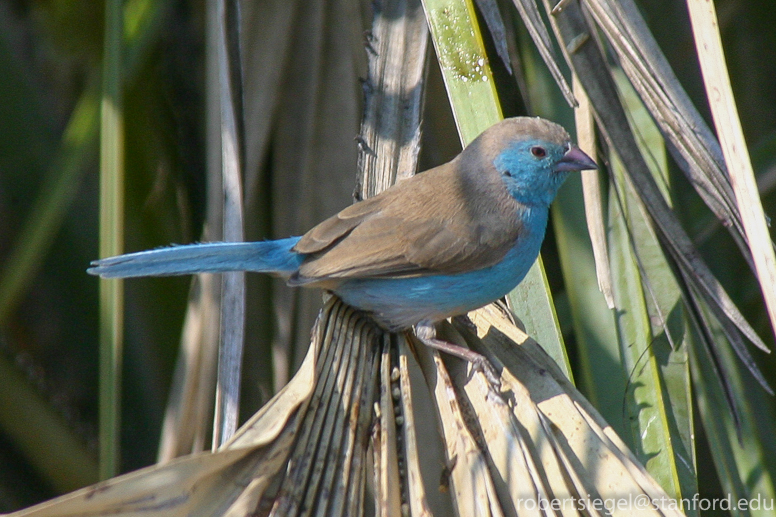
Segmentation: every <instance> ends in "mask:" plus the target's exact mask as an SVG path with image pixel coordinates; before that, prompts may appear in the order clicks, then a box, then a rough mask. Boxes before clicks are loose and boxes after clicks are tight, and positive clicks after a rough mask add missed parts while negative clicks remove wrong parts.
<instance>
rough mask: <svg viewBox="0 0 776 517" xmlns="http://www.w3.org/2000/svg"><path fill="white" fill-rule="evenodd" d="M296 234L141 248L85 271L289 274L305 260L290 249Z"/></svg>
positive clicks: (116, 273) (125, 275)
mask: <svg viewBox="0 0 776 517" xmlns="http://www.w3.org/2000/svg"><path fill="white" fill-rule="evenodd" d="M298 241H299V237H290V238H288V239H280V240H276V241H263V242H213V243H203V244H188V245H185V246H172V247H169V248H160V249H155V250H150V251H140V252H138V253H129V254H126V255H119V256H117V257H110V258H105V259H101V260H95V261H94V262H92V264H91V265H92V267H90V268H89V269H88V270H87V271H88V273H89V274H92V275H99V276H102V277H105V278H130V277H139V276H174V275H190V274H193V273H224V272H227V271H255V272H260V273H271V274H276V275H280V276H288V275H290V274H291V273H293V272H294V271H296V270H297V268H298V267H299V265H300V264H301V263H302V261H303V260H304V255H300V254H298V253H296V252H294V251H291V248H292V247H293V246H294V244H296V243H297V242H298Z"/></svg>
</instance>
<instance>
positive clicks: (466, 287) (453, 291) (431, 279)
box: [334, 208, 547, 331]
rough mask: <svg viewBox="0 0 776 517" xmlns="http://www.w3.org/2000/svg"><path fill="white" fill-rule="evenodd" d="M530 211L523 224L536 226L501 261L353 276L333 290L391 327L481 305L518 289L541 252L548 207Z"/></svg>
mask: <svg viewBox="0 0 776 517" xmlns="http://www.w3.org/2000/svg"><path fill="white" fill-rule="evenodd" d="M526 212H529V213H526V214H524V217H525V218H524V222H525V223H527V224H524V228H531V230H532V231H530V232H526V233H524V234H522V235H521V237H520V239H518V241H517V242H516V244H515V246H514V247H513V248H512V249H511V250H510V251H509V252H507V254H506V255H505V256H504V258H503V259H502V261H501V262H499V263H498V264H495V265H493V266H490V267H487V268H484V269H479V270H475V271H471V272H467V273H459V274H454V275H432V276H419V277H410V278H395V279H392V278H380V279H352V280H347V281H346V282H343V283H342V284H340V285H339V286H338V287H336V288H335V289H334V292H335V293H336V294H337V295H338V296H339V297H340V298H342V300H343V301H345V303H347V304H349V305H352V306H354V307H357V308H359V309H362V310H365V311H368V312H371V313H372V316H373V317H374V319H375V320H377V322H378V323H379V324H380V325H381V326H383V327H385V328H386V329H388V330H392V331H397V330H402V329H406V328H409V327H411V326H412V325H415V324H416V323H418V322H419V321H422V320H431V321H440V320H442V319H445V318H448V317H451V316H455V315H458V314H464V313H466V312H469V311H471V310H474V309H477V308H479V307H482V306H483V305H486V304H488V303H490V302H493V301H495V300H497V299H499V298H501V297H502V296H504V295H506V294H507V293H508V292H509V291H511V290H512V289H514V288H515V286H517V284H519V283H520V281H521V280H522V279H523V278H524V277H525V275H526V273H528V270H529V269H530V268H531V265H533V263H534V261H535V260H536V257H537V256H538V255H539V249H540V248H541V244H542V240H543V239H544V231H545V228H546V226H547V209H546V208H544V209H534V210H530V209H529V210H527V211H526Z"/></svg>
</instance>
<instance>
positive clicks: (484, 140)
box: [467, 117, 598, 206]
mask: <svg viewBox="0 0 776 517" xmlns="http://www.w3.org/2000/svg"><path fill="white" fill-rule="evenodd" d="M470 148H472V149H471V151H473V152H474V153H476V154H477V155H478V161H480V160H484V163H483V162H482V161H481V163H483V164H484V165H485V166H486V167H487V168H488V169H489V170H490V172H491V173H493V172H495V173H497V174H498V176H499V177H500V179H501V181H502V182H503V184H504V185H505V186H506V188H507V190H508V191H509V193H510V194H511V195H512V197H514V198H515V199H516V200H518V201H520V202H521V203H525V204H529V205H537V204H538V205H545V206H549V204H550V203H551V202H552V200H553V199H555V195H556V194H557V192H558V189H559V188H560V186H561V185H562V184H563V181H564V180H565V179H566V177H567V176H568V174H569V172H571V171H581V170H587V169H596V168H598V166H597V165H596V163H595V162H594V161H593V160H592V159H591V158H590V157H589V156H588V155H586V154H585V153H584V152H582V151H581V150H580V149H579V148H578V147H576V146H575V145H574V144H572V142H571V138H570V137H569V134H568V133H567V132H566V130H565V129H563V128H562V127H561V126H559V125H558V124H555V123H553V122H550V121H548V120H544V119H541V118H528V117H515V118H509V119H506V120H503V121H501V122H499V123H498V124H495V125H493V126H491V127H490V128H488V129H487V130H485V131H484V132H483V133H482V134H481V135H480V136H479V137H477V139H476V140H475V141H474V142H472V145H470V146H469V147H467V151H468V150H470Z"/></svg>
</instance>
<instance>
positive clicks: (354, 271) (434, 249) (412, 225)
mask: <svg viewBox="0 0 776 517" xmlns="http://www.w3.org/2000/svg"><path fill="white" fill-rule="evenodd" d="M455 166H456V162H455V161H453V162H450V163H448V164H446V165H443V166H441V167H437V168H436V169H432V170H430V171H427V172H424V173H423V174H421V175H418V176H415V177H413V178H410V179H408V180H404V181H403V182H401V183H400V184H398V185H396V186H394V187H393V188H391V189H388V190H386V191H385V192H383V193H382V194H380V195H378V196H375V197H373V198H370V199H368V200H365V201H362V202H360V203H356V204H354V205H352V206H350V207H348V208H346V209H344V210H343V211H342V212H340V213H339V214H337V215H335V216H333V217H331V218H329V219H327V220H326V221H323V222H322V223H321V224H319V225H318V226H316V227H315V228H313V229H311V230H310V231H309V232H308V233H307V234H305V235H304V236H303V237H302V238H301V240H300V241H299V243H298V244H297V245H296V246H295V248H294V249H295V251H297V252H299V253H305V254H308V257H307V258H306V259H305V261H304V262H303V263H302V265H301V266H300V268H299V271H298V272H297V274H295V275H294V276H293V277H292V278H291V279H290V283H292V284H304V283H316V282H320V283H325V282H327V281H331V280H343V279H348V278H377V277H407V276H417V275H422V274H454V273H461V272H465V271H471V270H474V269H480V268H484V267H488V266H491V265H493V264H495V263H497V262H498V261H500V260H501V259H502V258H503V257H504V255H505V254H506V253H507V251H509V249H510V248H511V247H512V246H514V244H515V242H516V241H517V239H518V238H519V235H520V234H521V232H522V226H521V225H520V223H519V218H518V217H517V211H518V210H519V206H518V203H517V201H515V200H514V198H512V197H511V196H510V195H509V194H508V192H507V191H506V188H505V187H503V184H500V183H501V180H500V178H498V177H497V178H496V180H497V181H498V183H496V184H495V187H496V188H488V189H482V188H476V187H473V185H472V184H471V182H467V181H465V178H462V177H461V176H462V175H461V174H460V173H459V171H457V170H456V167H455ZM424 176H425V177H424ZM491 186H494V185H491ZM442 200H446V201H442ZM473 221H477V223H476V224H474V223H473Z"/></svg>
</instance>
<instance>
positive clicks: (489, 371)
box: [471, 355, 501, 393]
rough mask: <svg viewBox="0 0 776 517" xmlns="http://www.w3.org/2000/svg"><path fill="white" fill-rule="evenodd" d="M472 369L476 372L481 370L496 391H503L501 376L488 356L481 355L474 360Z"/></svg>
mask: <svg viewBox="0 0 776 517" xmlns="http://www.w3.org/2000/svg"><path fill="white" fill-rule="evenodd" d="M471 364H472V369H473V370H474V371H476V372H481V373H482V374H483V375H484V376H485V379H486V380H487V381H488V384H489V387H490V388H491V389H492V390H493V391H494V392H496V393H499V392H500V391H501V377H499V375H498V373H497V372H496V369H495V368H494V367H493V365H492V364H490V361H488V359H487V357H485V356H484V355H480V356H479V357H477V358H476V359H474V360H472V362H471Z"/></svg>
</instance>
